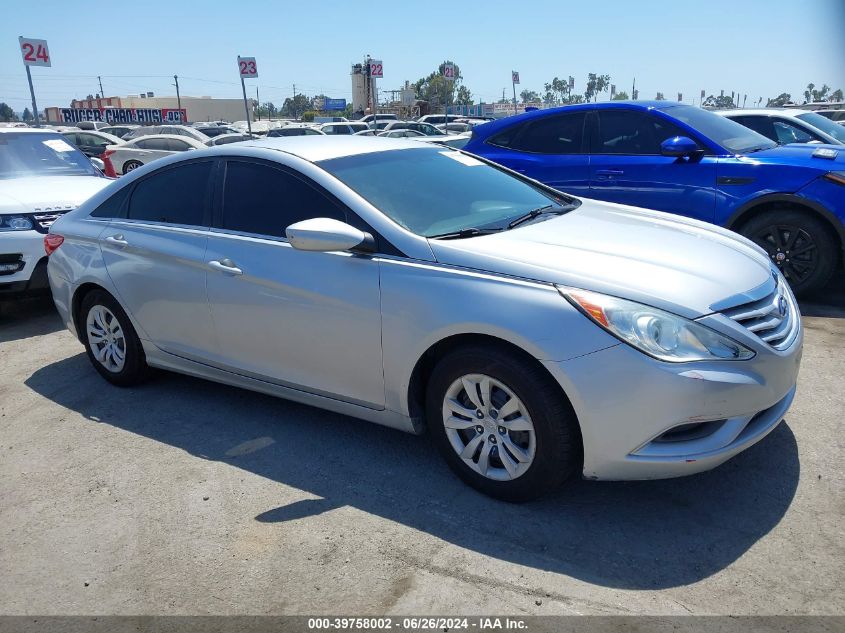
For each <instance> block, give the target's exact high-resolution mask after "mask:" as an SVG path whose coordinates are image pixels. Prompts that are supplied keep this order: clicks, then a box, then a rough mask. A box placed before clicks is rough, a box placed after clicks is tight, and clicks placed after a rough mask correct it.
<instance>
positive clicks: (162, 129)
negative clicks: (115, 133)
mask: <svg viewBox="0 0 845 633" xmlns="http://www.w3.org/2000/svg"><path fill="white" fill-rule="evenodd" d="M159 134H167V135H169V136H187V137H188V138H192V139H194V140H195V141H199V142H200V143H204V142H205V141H207V140H208V136H206V135H205V134H203V133H202V132H200V131H199V130H195V129H194V128H192V127H189V126H187V125H146V126H141V127H138V128H136V129H134V130H132V131H131V132H130V133H129V134H127V135H126V136H125V137H123V138H124V140H126V141H128V140H131V139H135V138H141V137H142V136H152V135H159Z"/></svg>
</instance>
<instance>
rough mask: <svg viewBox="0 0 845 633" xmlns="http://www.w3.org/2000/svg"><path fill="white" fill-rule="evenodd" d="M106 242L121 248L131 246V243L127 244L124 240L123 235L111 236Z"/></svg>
mask: <svg viewBox="0 0 845 633" xmlns="http://www.w3.org/2000/svg"><path fill="white" fill-rule="evenodd" d="M106 241H107V242H108V243H109V244H114V245H115V246H121V247H123V246H129V242H127V241H126V240H125V239H123V234H122V233H118V234H117V235H109V236H108V237H107V238H106Z"/></svg>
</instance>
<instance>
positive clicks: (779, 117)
mask: <svg viewBox="0 0 845 633" xmlns="http://www.w3.org/2000/svg"><path fill="white" fill-rule="evenodd" d="M716 114H718V115H721V116H723V117H727V118H729V119H730V120H731V121H736V122H737V123H739V124H741V125H744V126H745V127H747V128H750V129H752V130H754V131H755V132H758V133H759V134H762V135H763V136H765V137H766V138H767V139H769V140H772V141H774V142H775V143H777V144H778V145H787V144H789V143H827V144H830V145H845V129H843V127H842V126H841V125H837V124H836V123H834V122H833V121H831V120H830V119H826V118H825V117H823V116H821V115H819V114H817V113H816V112H808V111H806V110H796V109H795V108H761V109H759V110H752V109H749V110H717V111H716Z"/></svg>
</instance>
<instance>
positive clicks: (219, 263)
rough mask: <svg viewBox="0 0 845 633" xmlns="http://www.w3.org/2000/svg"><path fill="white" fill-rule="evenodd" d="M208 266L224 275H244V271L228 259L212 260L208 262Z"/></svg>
mask: <svg viewBox="0 0 845 633" xmlns="http://www.w3.org/2000/svg"><path fill="white" fill-rule="evenodd" d="M208 265H209V266H211V267H212V268H213V269H214V270H219V271H220V272H222V273H228V274H230V275H243V274H244V271H242V270H241V269H240V268H238V267H237V266H236V265H235V262H233V261H232V260H231V259H229V258H228V257H226V258H224V259H219V260H218V259H212V260H211V261H210V262H208Z"/></svg>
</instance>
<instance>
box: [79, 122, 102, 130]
mask: <svg viewBox="0 0 845 633" xmlns="http://www.w3.org/2000/svg"><path fill="white" fill-rule="evenodd" d="M108 125H109V124H108V123H106V122H105V121H79V122H78V123H76V127H78V128H79V129H80V130H102V129H103V128H105V127H108Z"/></svg>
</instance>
